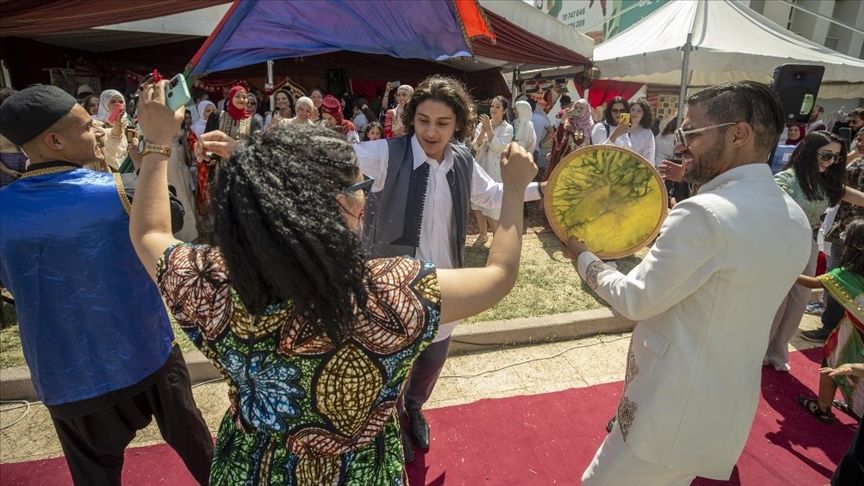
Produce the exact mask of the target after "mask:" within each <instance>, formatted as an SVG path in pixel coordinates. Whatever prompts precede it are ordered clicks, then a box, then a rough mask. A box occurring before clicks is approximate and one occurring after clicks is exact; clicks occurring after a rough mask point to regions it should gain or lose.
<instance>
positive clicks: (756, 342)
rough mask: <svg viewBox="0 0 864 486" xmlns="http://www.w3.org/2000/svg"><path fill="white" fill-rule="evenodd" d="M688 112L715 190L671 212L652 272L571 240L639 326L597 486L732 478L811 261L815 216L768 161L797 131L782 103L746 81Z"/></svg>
mask: <svg viewBox="0 0 864 486" xmlns="http://www.w3.org/2000/svg"><path fill="white" fill-rule="evenodd" d="M687 105H688V108H689V109H688V112H687V116H685V117H684V120H683V123H682V125H681V126H682V130H680V131H679V132H678V133H676V152H681V153H682V155H683V157H682V158H683V163H684V167H685V169H684V177H685V179H686V180H687V181H689V182H692V183H696V184H699V185H701V187H700V189H699V192H698V194H697V195H695V196H693V197H691V198H690V199H686V200H684V201H682V202H680V203H678V204H677V205H676V206H675V207H674V208H673V209H672V211H670V212H669V215H668V217H667V218H666V221H665V222H664V224H663V228H662V230H661V233H660V237H659V238H658V239H657V241H656V242H655V243H654V246H652V247H651V249H650V251H649V252H648V254H647V255H646V256H645V258H644V259H643V260H642V263H640V264H639V265H638V266H636V268H634V269H633V270H632V271H631V272H630V273H629V274H627V275H624V274H622V273H620V272H618V271H617V270H615V269H614V268H612V267H610V266H608V265H606V264H604V263H603V262H602V261H601V260H599V259H598V258H597V257H596V256H594V255H593V254H592V253H591V252H589V251H588V250H587V248H585V246H584V245H582V244H581V243H580V242H579V241H578V240H575V239H573V240H571V241H570V242H569V244H568V253H569V254H570V256H571V257H573V258H574V259H576V262H577V268H578V271H579V275H581V276H582V278H583V279H584V280H585V281H586V282H587V283H588V285H590V286H591V288H593V289H594V290H595V291H596V292H597V294H598V295H600V296H601V297H602V298H603V299H605V300H606V301H607V302H609V303H610V304H611V305H612V307H613V308H614V309H615V310H616V311H618V312H620V313H621V314H622V315H624V316H625V317H628V318H630V319H633V320H635V321H638V324H636V328H635V329H634V330H633V337H632V340H631V343H630V351H629V352H628V356H627V374H626V377H625V385H624V393H623V394H622V397H621V401H620V403H619V405H618V412H617V423H616V425H615V427H614V428H613V429H612V432H611V433H610V434H609V435H608V436H607V437H606V439H605V440H604V441H603V444H602V445H601V446H600V448H599V449H598V450H597V453H596V455H595V456H594V459H593V461H592V462H591V464H590V465H589V466H588V469H587V470H586V471H585V473H584V475H583V477H582V481H583V482H582V484H584V485H586V486H592V485H615V486H619V485H635V484H639V485H664V486H667V485H679V484H680V485H689V484H690V482H691V481H692V480H693V479H694V478H695V477H696V476H703V477H708V478H713V479H728V478H729V476H730V474H731V472H732V468H733V467H734V465H735V462H736V461H737V460H738V456H739V455H740V454H741V451H742V450H743V448H744V443H745V441H746V440H747V435H748V434H749V431H750V427H751V424H752V421H753V416H754V414H755V412H756V406H757V403H758V401H759V388H760V377H761V375H760V373H761V369H762V358H763V356H764V354H765V348H766V346H767V345H768V334H769V331H770V330H771V326H770V322H771V318H772V317H773V315H774V312H775V311H776V307H777V306H778V305H779V304H780V301H781V300H783V297H784V296H785V295H786V293H787V292H788V290H789V287H790V286H792V284H793V283H794V281H795V278H796V277H797V276H798V275H799V273H800V272H801V270H802V269H803V268H804V266H805V265H806V263H807V259H808V258H809V254H810V241H811V239H812V235H811V233H810V226H809V225H808V223H807V218H806V217H805V216H804V213H803V212H802V211H801V209H800V208H799V207H798V205H797V204H796V203H795V202H793V201H792V199H790V198H789V197H788V196H787V195H786V194H784V193H783V191H781V190H780V189H779V188H778V187H777V185H776V184H775V183H774V179H773V177H772V175H771V170H770V167H769V165H768V164H767V160H768V157H769V154H770V153H771V149H772V147H773V146H774V145H775V144H776V143H777V137H778V136H779V135H780V132H781V131H782V130H783V115H782V109H781V107H780V105H779V103H778V101H777V98H776V97H775V96H774V95H773V94H772V93H771V91H770V90H769V89H768V87H766V86H764V85H762V84H759V83H755V82H736V83H729V84H724V85H720V86H715V87H712V88H709V89H706V90H704V91H701V92H699V93H697V94H696V95H694V96H692V97H690V99H688V100H687ZM682 132H683V133H682Z"/></svg>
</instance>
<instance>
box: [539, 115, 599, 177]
mask: <svg viewBox="0 0 864 486" xmlns="http://www.w3.org/2000/svg"><path fill="white" fill-rule="evenodd" d="M593 128H594V120H592V119H591V107H590V106H589V105H588V102H587V101H585V100H578V101H577V102H576V103H574V104H573V106H572V107H570V108H568V109H566V110H564V113H563V114H562V116H561V123H560V124H559V125H558V129H557V130H556V131H555V139H554V141H553V143H552V151H551V152H550V153H549V163H548V164H547V165H546V171H545V173H544V174H543V180H544V181H545V180H548V179H549V176H550V175H552V171H553V170H555V166H557V165H558V163H559V162H561V159H562V158H564V156H566V155H567V154H569V153H570V152H572V151H574V150H576V149H577V148H579V147H581V146H583V145H588V144H590V143H591V130H592V129H593Z"/></svg>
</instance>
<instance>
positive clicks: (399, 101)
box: [384, 84, 414, 138]
mask: <svg viewBox="0 0 864 486" xmlns="http://www.w3.org/2000/svg"><path fill="white" fill-rule="evenodd" d="M412 94H414V88H412V87H411V86H410V85H407V84H403V85H402V86H399V88H397V89H396V108H391V109H389V110H387V113H386V114H385V115H384V136H385V137H386V138H391V137H398V136H400V135H404V134H405V125H404V124H403V121H402V112H403V111H404V110H405V105H406V104H408V100H409V99H411V95H412Z"/></svg>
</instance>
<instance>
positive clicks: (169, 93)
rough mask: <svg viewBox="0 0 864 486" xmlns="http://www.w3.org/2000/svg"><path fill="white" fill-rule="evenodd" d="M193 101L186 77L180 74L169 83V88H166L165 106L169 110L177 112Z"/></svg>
mask: <svg viewBox="0 0 864 486" xmlns="http://www.w3.org/2000/svg"><path fill="white" fill-rule="evenodd" d="M191 99H192V96H191V95H190V94H189V86H187V85H186V77H185V76H183V75H182V74H178V75H177V76H174V77H173V78H171V80H170V81H168V86H167V87H166V88H165V106H167V107H168V109H170V110H171V111H177V110H178V109H179V108H180V107H182V106H186V103H189V100H191Z"/></svg>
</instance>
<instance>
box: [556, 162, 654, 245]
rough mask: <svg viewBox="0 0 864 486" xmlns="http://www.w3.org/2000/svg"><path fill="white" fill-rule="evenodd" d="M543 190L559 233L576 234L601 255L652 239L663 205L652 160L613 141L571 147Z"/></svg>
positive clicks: (565, 237) (560, 235)
mask: <svg viewBox="0 0 864 486" xmlns="http://www.w3.org/2000/svg"><path fill="white" fill-rule="evenodd" d="M544 192H545V200H544V208H545V210H546V217H547V219H548V220H549V224H550V225H551V226H552V230H553V231H554V232H555V234H556V235H557V236H558V238H560V239H561V241H564V242H566V241H567V240H569V239H570V237H571V236H575V237H577V238H579V239H580V240H582V241H583V242H584V243H585V245H586V246H587V247H588V248H589V249H590V250H591V251H592V252H593V253H594V254H596V255H597V256H598V257H600V258H603V259H616V258H623V257H625V256H629V255H632V254H634V253H636V252H637V251H638V250H639V249H641V248H643V247H644V246H646V245H648V244H649V243H651V242H652V241H653V240H654V238H656V237H657V233H659V231H660V225H661V224H662V223H663V220H664V219H665V218H666V212H667V208H668V199H667V195H666V185H665V184H664V183H663V179H662V178H661V177H660V174H659V173H658V172H657V169H655V168H654V165H653V164H651V163H650V162H649V161H647V160H645V158H643V157H642V156H641V155H639V154H637V153H636V152H633V151H631V150H627V149H625V148H622V147H618V146H615V145H591V146H588V147H584V148H581V149H579V150H575V151H573V152H571V153H570V154H568V155H567V156H566V157H564V158H563V159H562V160H561V162H559V163H558V166H557V167H555V170H553V171H552V174H551V175H550V176H549V181H548V184H547V186H546V190H545V191H544Z"/></svg>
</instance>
